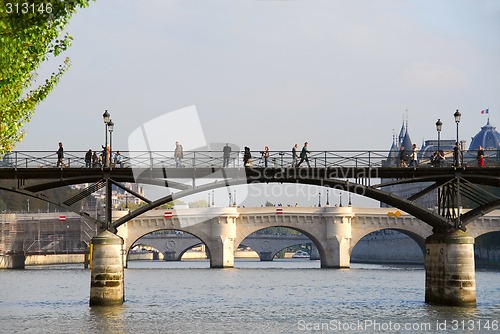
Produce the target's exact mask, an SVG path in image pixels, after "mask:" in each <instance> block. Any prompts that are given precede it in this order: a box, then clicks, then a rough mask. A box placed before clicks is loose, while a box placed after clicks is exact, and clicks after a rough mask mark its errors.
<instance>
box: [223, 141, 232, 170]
mask: <svg viewBox="0 0 500 334" xmlns="http://www.w3.org/2000/svg"><path fill="white" fill-rule="evenodd" d="M230 157H231V146H229V144H228V143H226V146H224V148H223V149H222V168H224V167H229V158H230Z"/></svg>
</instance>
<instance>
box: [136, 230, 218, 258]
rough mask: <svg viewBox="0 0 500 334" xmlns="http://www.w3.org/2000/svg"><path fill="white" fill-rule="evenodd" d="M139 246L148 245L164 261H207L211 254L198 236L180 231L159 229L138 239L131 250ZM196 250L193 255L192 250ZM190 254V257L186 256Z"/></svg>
mask: <svg viewBox="0 0 500 334" xmlns="http://www.w3.org/2000/svg"><path fill="white" fill-rule="evenodd" d="M137 245H147V246H148V247H150V248H153V249H156V250H157V251H158V253H159V254H158V259H157V260H163V261H181V260H182V259H183V258H184V260H186V259H207V258H210V255H209V254H210V252H209V249H208V246H206V244H205V242H204V241H203V240H202V239H201V238H200V237H199V236H197V235H195V234H193V233H190V232H187V231H184V230H180V229H158V230H154V231H151V232H148V233H145V234H142V235H140V236H138V237H136V239H135V241H133V243H131V246H130V247H128V248H127V254H128V257H129V256H130V250H131V249H133V248H134V247H136V246H137ZM197 247H198V248H199V249H196V250H195V251H194V252H193V253H192V254H190V253H191V252H190V250H193V249H194V248H197ZM187 254H189V256H186V255H187Z"/></svg>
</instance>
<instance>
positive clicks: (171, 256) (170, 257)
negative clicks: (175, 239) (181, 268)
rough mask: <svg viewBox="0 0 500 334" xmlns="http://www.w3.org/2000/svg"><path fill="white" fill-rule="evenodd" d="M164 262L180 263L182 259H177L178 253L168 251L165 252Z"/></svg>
mask: <svg viewBox="0 0 500 334" xmlns="http://www.w3.org/2000/svg"><path fill="white" fill-rule="evenodd" d="M163 260H164V261H180V260H181V259H180V258H178V257H177V252H176V251H171V250H167V251H165V252H163Z"/></svg>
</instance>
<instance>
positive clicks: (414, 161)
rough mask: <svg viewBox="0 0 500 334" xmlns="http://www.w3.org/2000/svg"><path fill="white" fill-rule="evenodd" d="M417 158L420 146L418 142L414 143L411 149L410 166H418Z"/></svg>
mask: <svg viewBox="0 0 500 334" xmlns="http://www.w3.org/2000/svg"><path fill="white" fill-rule="evenodd" d="M417 158H418V147H417V145H416V144H413V146H412V150H411V159H410V167H417V166H418V162H417Z"/></svg>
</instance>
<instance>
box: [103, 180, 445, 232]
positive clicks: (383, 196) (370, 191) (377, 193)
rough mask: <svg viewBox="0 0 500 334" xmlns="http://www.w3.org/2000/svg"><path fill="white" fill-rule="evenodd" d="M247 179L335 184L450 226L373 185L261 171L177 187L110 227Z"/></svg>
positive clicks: (443, 220) (424, 209) (429, 221)
mask: <svg viewBox="0 0 500 334" xmlns="http://www.w3.org/2000/svg"><path fill="white" fill-rule="evenodd" d="M283 173H284V172H283ZM249 183H301V184H307V185H314V186H320V187H329V188H335V189H338V190H343V191H347V192H351V193H354V194H357V195H361V196H365V197H368V198H371V199H375V200H379V201H382V202H384V203H386V204H389V205H391V206H393V207H395V208H398V209H400V210H403V211H405V212H407V213H409V214H411V215H413V216H414V217H416V218H419V219H421V220H422V221H425V222H426V223H427V224H429V225H431V226H432V227H434V228H443V227H444V226H450V225H449V222H448V220H447V219H446V218H444V217H442V216H440V215H439V214H437V213H434V212H432V211H430V210H428V209H427V208H424V207H422V206H420V205H417V204H415V203H413V202H412V201H410V200H408V199H404V198H400V197H397V196H394V195H392V194H390V193H387V192H385V191H382V190H379V189H376V188H373V187H371V186H369V185H364V184H360V183H355V182H349V181H344V180H340V179H324V178H300V177H290V178H273V177H272V176H268V175H261V176H260V177H259V178H250V179H249V178H242V179H229V180H224V181H216V182H213V183H209V184H204V185H201V186H198V187H196V188H191V189H187V190H182V191H179V192H177V193H175V194H171V195H168V196H165V197H163V198H160V199H158V200H156V201H152V202H151V203H149V204H147V205H145V206H143V207H141V208H139V209H136V210H134V211H132V212H130V213H129V214H128V215H126V216H124V217H122V218H120V219H119V220H117V221H115V222H114V223H113V227H115V228H117V227H119V226H120V225H122V224H124V223H126V222H127V221H128V220H130V219H133V218H135V217H137V216H139V215H141V214H143V213H145V212H147V211H149V210H152V209H154V208H157V207H159V206H160V205H162V204H165V203H168V202H171V201H173V200H175V199H181V198H183V197H186V196H190V195H193V194H197V193H200V192H205V191H209V190H213V189H217V188H221V187H228V186H236V185H242V184H249Z"/></svg>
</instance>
